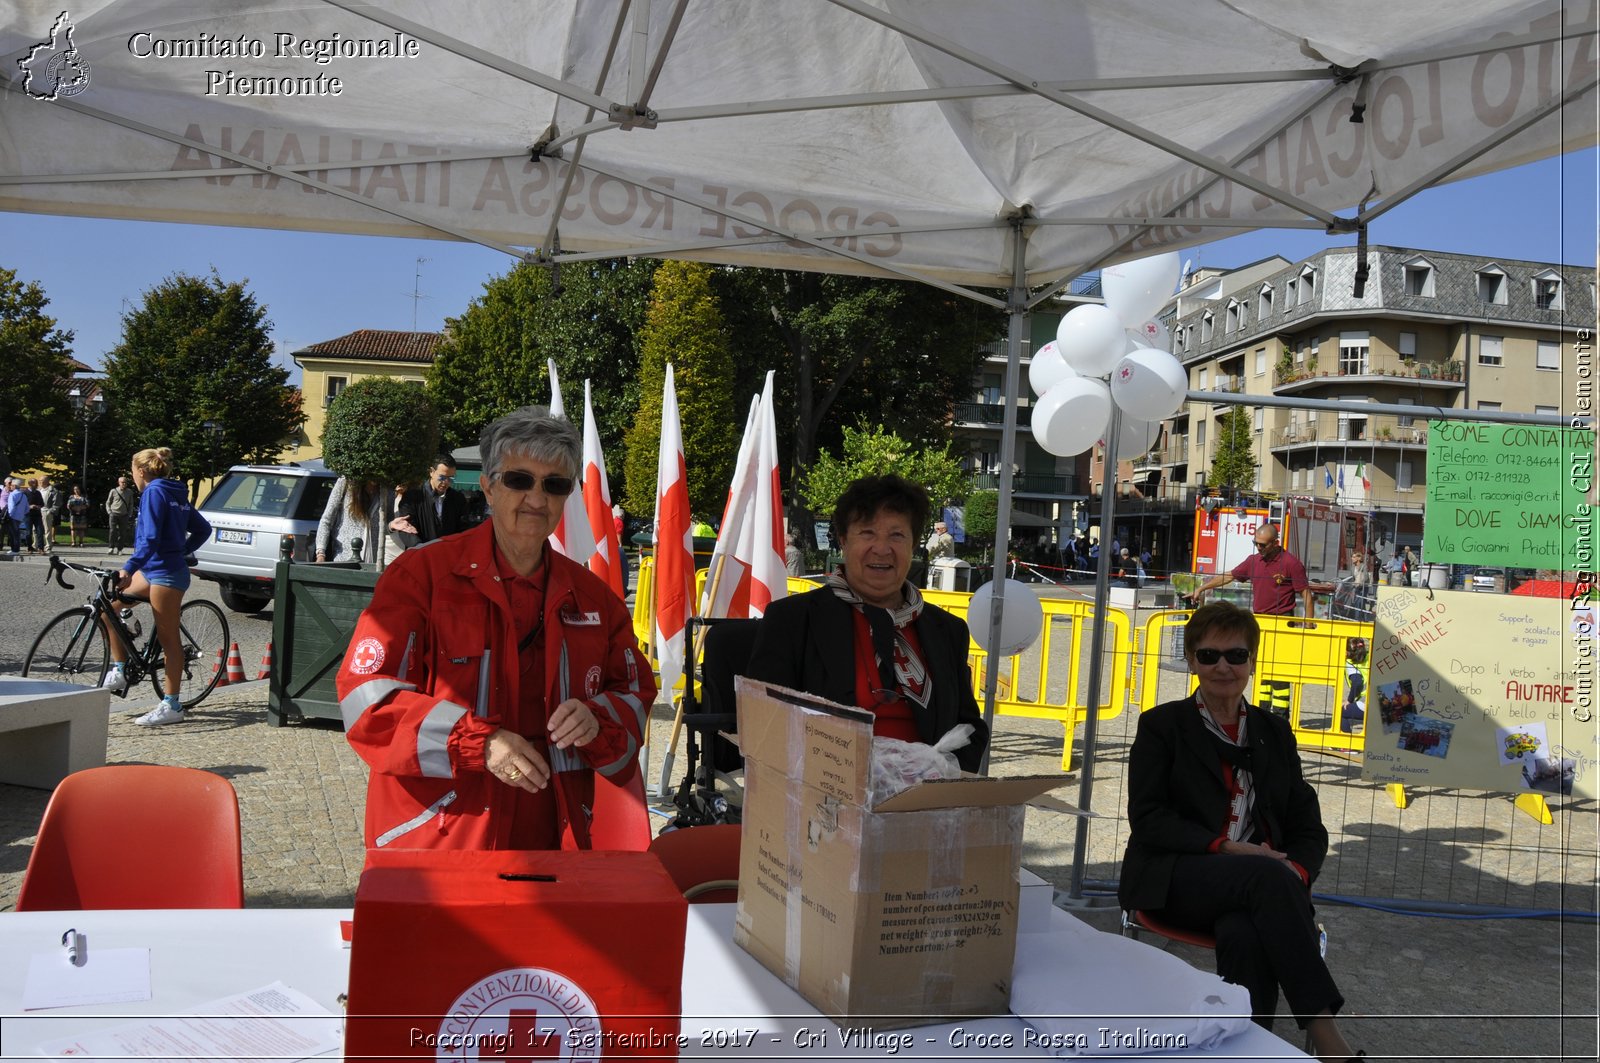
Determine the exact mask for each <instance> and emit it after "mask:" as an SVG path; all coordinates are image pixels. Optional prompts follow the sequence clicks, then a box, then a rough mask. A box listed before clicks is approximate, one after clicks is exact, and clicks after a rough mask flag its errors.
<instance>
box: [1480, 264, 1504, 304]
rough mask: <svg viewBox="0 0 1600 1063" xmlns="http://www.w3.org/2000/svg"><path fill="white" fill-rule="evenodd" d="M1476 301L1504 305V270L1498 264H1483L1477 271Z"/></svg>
mask: <svg viewBox="0 0 1600 1063" xmlns="http://www.w3.org/2000/svg"><path fill="white" fill-rule="evenodd" d="M1478 302H1480V303H1495V304H1498V305H1500V306H1504V305H1505V302H1506V274H1505V270H1503V269H1501V268H1500V267H1499V266H1485V267H1483V268H1482V269H1480V270H1479V271H1478Z"/></svg>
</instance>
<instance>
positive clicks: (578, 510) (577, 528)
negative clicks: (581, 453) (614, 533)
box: [545, 358, 594, 565]
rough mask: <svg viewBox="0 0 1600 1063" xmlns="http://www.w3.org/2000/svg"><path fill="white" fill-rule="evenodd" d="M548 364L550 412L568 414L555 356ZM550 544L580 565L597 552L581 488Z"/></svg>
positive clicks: (567, 506) (567, 505)
mask: <svg viewBox="0 0 1600 1063" xmlns="http://www.w3.org/2000/svg"><path fill="white" fill-rule="evenodd" d="M545 364H547V365H548V366H549V367H550V416H551V417H566V410H565V408H564V407H563V405H562V403H561V379H560V378H559V377H558V376H556V360H555V359H554V358H551V359H549V360H548V361H547V362H546V363H545ZM569 420H570V418H569ZM578 476H579V478H580V479H581V478H582V476H583V469H581V468H580V469H579V470H578ZM550 545H551V546H554V547H555V548H556V551H557V552H558V553H562V554H566V555H567V556H568V557H570V558H572V560H574V561H576V562H577V563H578V564H580V565H587V564H588V563H589V558H590V557H591V556H592V555H593V554H594V532H592V531H590V530H589V514H588V513H587V512H586V511H585V510H584V506H583V493H582V492H581V491H573V492H572V494H570V495H568V496H567V501H566V503H565V504H564V505H563V507H562V510H561V519H560V520H559V521H558V522H556V530H555V531H554V532H552V533H551V535H550Z"/></svg>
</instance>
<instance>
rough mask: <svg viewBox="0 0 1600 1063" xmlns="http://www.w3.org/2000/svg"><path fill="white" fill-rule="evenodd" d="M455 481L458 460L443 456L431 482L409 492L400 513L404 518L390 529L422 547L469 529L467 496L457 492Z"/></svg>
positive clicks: (430, 474) (435, 463)
mask: <svg viewBox="0 0 1600 1063" xmlns="http://www.w3.org/2000/svg"><path fill="white" fill-rule="evenodd" d="M455 480H456V461H455V459H454V458H452V457H451V456H450V455H448V454H440V455H439V456H438V457H437V458H435V459H434V460H433V467H432V468H431V469H429V470H428V482H427V483H426V484H423V485H420V486H418V487H412V488H410V489H408V490H407V491H406V493H405V495H404V496H403V497H402V498H401V500H400V506H399V507H398V508H397V509H396V512H397V513H400V514H402V516H398V517H396V518H395V519H394V520H393V521H391V522H390V524H389V529H390V530H391V531H397V532H400V533H401V534H402V535H414V536H416V541H417V542H418V543H431V542H433V541H434V540H435V539H438V538H440V537H441V536H445V535H454V534H455V533H456V532H458V531H460V530H461V529H462V528H464V527H465V526H466V525H465V524H464V523H463V518H464V517H465V516H466V513H467V496H466V495H464V494H462V493H461V492H460V491H458V490H456V488H455V486H454V485H455ZM402 521H403V523H402ZM413 545H414V544H413Z"/></svg>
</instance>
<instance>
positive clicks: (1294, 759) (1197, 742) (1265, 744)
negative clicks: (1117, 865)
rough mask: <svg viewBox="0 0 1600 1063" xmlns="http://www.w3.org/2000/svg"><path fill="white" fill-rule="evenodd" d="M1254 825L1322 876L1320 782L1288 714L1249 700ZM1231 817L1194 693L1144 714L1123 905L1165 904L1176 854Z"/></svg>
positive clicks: (1132, 759) (1203, 845)
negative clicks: (1311, 775) (1304, 763)
mask: <svg viewBox="0 0 1600 1063" xmlns="http://www.w3.org/2000/svg"><path fill="white" fill-rule="evenodd" d="M1246 719H1247V721H1248V722H1247V723H1246V725H1245V733H1246V735H1248V737H1249V742H1250V755H1251V765H1250V767H1251V773H1250V774H1251V782H1252V784H1253V787H1254V789H1255V815H1256V826H1257V829H1258V831H1264V832H1265V835H1266V839H1265V840H1267V841H1268V842H1270V844H1271V845H1272V847H1273V848H1274V849H1277V850H1279V851H1280V852H1284V853H1287V854H1288V856H1289V859H1291V860H1293V861H1294V862H1295V863H1297V864H1299V865H1300V866H1301V867H1303V868H1305V869H1306V874H1307V875H1308V876H1310V878H1311V880H1312V881H1316V877H1317V872H1318V871H1320V870H1321V868H1322V861H1323V859H1324V857H1326V856H1327V854H1328V831H1327V828H1325V827H1324V826H1323V825H1322V810H1321V808H1320V806H1319V805H1318V804H1317V792H1316V791H1315V790H1313V789H1312V788H1311V784H1310V783H1308V782H1306V781H1305V778H1304V776H1302V775H1301V773H1300V755H1299V753H1298V752H1296V750H1295V742H1294V732H1293V731H1291V730H1290V729H1289V723H1288V721H1286V720H1284V719H1283V718H1282V717H1279V716H1274V715H1272V714H1271V713H1269V712H1266V711H1264V710H1262V709H1258V708H1256V707H1254V706H1251V707H1250V708H1248V709H1247V710H1246ZM1227 822H1228V783H1227V779H1226V778H1224V776H1223V773H1222V762H1221V760H1220V759H1219V758H1218V757H1217V754H1216V752H1215V750H1214V747H1213V745H1212V738H1211V737H1210V733H1209V732H1208V731H1207V730H1206V726H1205V722H1204V721H1203V720H1201V719H1200V709H1199V707H1198V706H1197V705H1196V704H1195V700H1194V697H1193V696H1192V695H1191V696H1190V697H1187V698H1184V699H1183V700H1182V701H1169V702H1167V703H1166V704H1164V705H1157V706H1156V707H1155V708H1153V709H1151V710H1150V711H1149V712H1147V713H1145V714H1144V715H1143V716H1141V717H1140V718H1139V731H1138V734H1137V735H1136V736H1135V737H1134V740H1133V750H1132V752H1131V753H1130V754H1129V756H1128V824H1129V827H1130V829H1131V833H1130V835H1129V838H1128V849H1127V852H1126V853H1125V854H1124V855H1123V857H1122V877H1121V881H1120V883H1119V885H1118V888H1117V899H1118V900H1120V901H1121V902H1122V906H1123V907H1124V908H1129V909H1136V908H1163V907H1165V906H1166V903H1167V891H1168V889H1169V887H1170V886H1171V883H1172V869H1173V865H1174V864H1175V863H1176V862H1177V858H1178V856H1179V855H1180V854H1184V853H1204V852H1206V851H1207V850H1208V848H1209V847H1210V845H1211V843H1212V842H1213V841H1214V840H1215V839H1216V838H1218V837H1219V836H1221V834H1222V832H1223V830H1224V828H1225V827H1226V826H1227Z"/></svg>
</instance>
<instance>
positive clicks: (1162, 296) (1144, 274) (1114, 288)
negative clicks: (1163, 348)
mask: <svg viewBox="0 0 1600 1063" xmlns="http://www.w3.org/2000/svg"><path fill="white" fill-rule="evenodd" d="M1177 287H1178V253H1177V252H1176V251H1169V252H1167V253H1166V254H1164V255H1152V256H1151V257H1150V258H1140V259H1135V260H1134V261H1132V262H1119V263H1117V264H1116V265H1115V266H1105V267H1103V268H1102V269H1101V270H1100V294H1101V295H1102V296H1103V297H1104V298H1105V301H1106V306H1108V307H1110V308H1111V309H1112V310H1113V311H1115V313H1116V315H1117V317H1118V318H1120V319H1121V320H1122V324H1123V326H1124V327H1126V328H1132V329H1136V328H1139V327H1140V326H1142V325H1143V324H1144V323H1145V322H1146V321H1148V320H1150V319H1151V318H1153V317H1155V316H1156V311H1158V310H1160V309H1161V307H1162V306H1163V305H1165V303H1166V301H1167V300H1168V299H1169V298H1170V297H1171V296H1172V293H1173V291H1174V290H1175V289H1176V288H1177Z"/></svg>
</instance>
